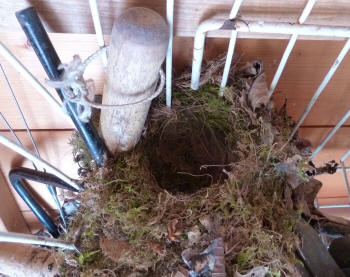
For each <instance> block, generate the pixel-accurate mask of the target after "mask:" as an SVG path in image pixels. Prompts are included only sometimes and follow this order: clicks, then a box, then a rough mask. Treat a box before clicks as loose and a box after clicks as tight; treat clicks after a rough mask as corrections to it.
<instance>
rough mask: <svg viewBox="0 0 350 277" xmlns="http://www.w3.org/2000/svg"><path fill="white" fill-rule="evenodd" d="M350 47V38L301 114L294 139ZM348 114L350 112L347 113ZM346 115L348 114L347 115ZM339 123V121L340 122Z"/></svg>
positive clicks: (294, 131) (295, 128) (293, 133)
mask: <svg viewBox="0 0 350 277" xmlns="http://www.w3.org/2000/svg"><path fill="white" fill-rule="evenodd" d="M349 49H350V39H348V40H347V41H346V43H345V45H344V47H343V49H342V50H341V51H340V53H339V55H338V57H337V58H336V60H335V61H334V63H333V65H332V66H331V68H330V69H329V71H328V73H327V75H326V76H325V77H324V79H323V81H322V83H321V84H320V86H319V87H318V88H317V90H316V92H315V94H314V96H313V97H312V98H311V100H310V102H309V104H308V105H307V107H306V108H305V110H304V112H303V114H302V115H301V117H300V118H299V120H298V122H297V124H296V125H295V127H294V129H293V131H292V133H291V135H290V138H289V139H292V138H293V136H294V135H295V133H296V132H297V130H298V128H299V127H300V125H301V124H302V123H303V121H304V120H305V118H306V116H307V115H308V114H309V112H310V110H311V108H312V107H313V105H314V104H315V102H316V100H317V99H318V97H319V96H320V95H321V93H322V92H323V90H324V88H325V87H326V86H327V84H328V82H329V81H330V80H331V78H332V77H333V75H334V73H335V71H336V70H337V68H338V66H339V65H340V63H341V62H342V60H343V59H344V57H345V55H346V53H347V52H348V51H349ZM347 114H348V113H347ZM345 116H346V115H345ZM338 124H339V123H338Z"/></svg>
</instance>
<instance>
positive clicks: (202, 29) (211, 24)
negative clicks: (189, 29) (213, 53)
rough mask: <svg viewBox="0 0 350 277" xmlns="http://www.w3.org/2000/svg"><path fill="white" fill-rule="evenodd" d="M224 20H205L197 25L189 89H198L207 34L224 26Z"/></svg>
mask: <svg viewBox="0 0 350 277" xmlns="http://www.w3.org/2000/svg"><path fill="white" fill-rule="evenodd" d="M226 18H227V17H226ZM225 21H226V20H225V19H215V18H211V19H207V20H205V21H203V22H202V23H201V24H199V26H198V28H197V30H196V34H195V37H194V45H193V60H192V76H191V88H192V89H193V90H197V89H198V88H199V79H200V74H201V67H202V59H203V53H204V44H205V37H206V34H207V32H209V31H215V30H219V29H220V28H222V27H223V25H224V24H225Z"/></svg>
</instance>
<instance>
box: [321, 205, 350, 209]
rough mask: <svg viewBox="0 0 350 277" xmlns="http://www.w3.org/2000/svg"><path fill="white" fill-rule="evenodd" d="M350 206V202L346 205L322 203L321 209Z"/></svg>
mask: <svg viewBox="0 0 350 277" xmlns="http://www.w3.org/2000/svg"><path fill="white" fill-rule="evenodd" d="M334 208H350V204H344V205H321V206H319V209H334Z"/></svg>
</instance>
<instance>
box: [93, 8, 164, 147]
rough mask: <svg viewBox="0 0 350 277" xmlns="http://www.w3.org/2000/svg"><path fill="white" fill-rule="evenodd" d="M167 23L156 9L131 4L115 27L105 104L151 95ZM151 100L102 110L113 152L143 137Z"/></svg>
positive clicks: (132, 101)
mask: <svg viewBox="0 0 350 277" xmlns="http://www.w3.org/2000/svg"><path fill="white" fill-rule="evenodd" d="M168 38H169V33H168V27H167V24H166V23H165V21H164V19H163V18H162V17H161V16H160V15H159V14H158V13H156V12H154V11H152V10H150V9H146V8H131V9H129V10H127V11H126V12H124V13H123V14H122V15H121V16H120V17H119V18H118V19H117V20H116V21H115V22H114V25H113V29H112V35H111V45H110V48H109V52H108V67H107V78H106V83H105V87H104V92H103V100H102V103H103V104H109V105H115V104H127V103H134V102H137V101H140V100H142V99H145V98H147V97H149V96H150V95H152V93H153V92H154V90H155V87H156V83H157V80H158V76H159V75H158V71H159V69H160V66H161V65H162V63H163V61H164V58H165V54H166V49H167V47H168ZM150 104H151V101H148V102H144V103H140V104H135V105H130V106H125V107H118V108H113V109H105V110H102V111H101V119H100V123H101V124H100V125H101V131H102V136H103V138H104V140H105V142H106V145H107V147H108V149H109V150H110V152H111V153H116V152H122V151H128V150H130V149H132V148H134V146H135V145H136V143H137V142H138V140H139V139H140V136H141V133H142V129H143V127H144V124H145V120H146V118H147V114H148V110H149V107H150Z"/></svg>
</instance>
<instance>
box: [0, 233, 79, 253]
mask: <svg viewBox="0 0 350 277" xmlns="http://www.w3.org/2000/svg"><path fill="white" fill-rule="evenodd" d="M0 242H10V243H19V244H32V245H41V246H50V247H59V248H62V249H66V250H73V251H78V250H77V248H76V247H75V245H74V244H73V243H70V242H67V241H64V240H58V239H53V238H46V237H40V236H35V235H28V234H21V233H14V232H0Z"/></svg>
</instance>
